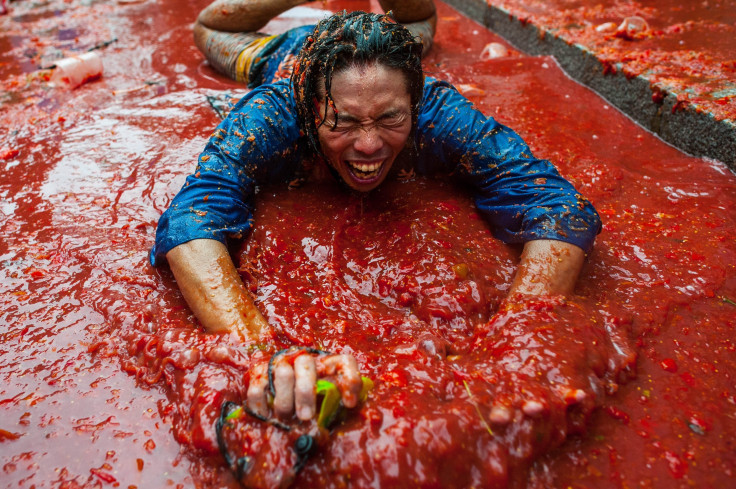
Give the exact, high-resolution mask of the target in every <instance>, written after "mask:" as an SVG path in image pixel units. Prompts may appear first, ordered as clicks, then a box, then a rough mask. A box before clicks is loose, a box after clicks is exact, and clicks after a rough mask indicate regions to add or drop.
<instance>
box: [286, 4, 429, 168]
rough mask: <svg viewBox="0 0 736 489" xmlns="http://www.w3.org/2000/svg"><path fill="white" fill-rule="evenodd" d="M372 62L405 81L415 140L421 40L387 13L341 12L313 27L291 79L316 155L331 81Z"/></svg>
mask: <svg viewBox="0 0 736 489" xmlns="http://www.w3.org/2000/svg"><path fill="white" fill-rule="evenodd" d="M372 63H378V64H380V65H383V66H385V67H388V68H395V69H398V70H400V71H401V72H402V73H403V74H404V76H405V77H406V82H407V89H408V90H409V95H410V97H411V118H412V129H411V135H410V136H409V137H410V140H413V136H414V130H415V129H416V122H417V116H418V114H419V104H420V103H421V101H422V94H423V90H424V73H423V72H422V43H421V40H420V39H417V38H415V37H414V36H412V34H411V33H410V32H409V31H408V30H407V29H406V28H405V27H404V26H403V25H401V24H398V23H397V22H396V21H395V20H393V19H392V18H391V17H390V14H385V15H381V14H369V13H366V12H361V11H355V12H350V13H348V12H346V11H343V12H342V13H337V14H334V15H332V16H330V17H328V18H326V19H323V20H321V21H320V22H319V24H317V26H316V27H315V28H314V32H313V33H312V34H311V35H310V36H309V37H308V38H307V40H306V41H305V42H304V46H303V47H302V49H301V51H300V52H299V54H298V56H297V59H296V63H295V65H294V71H293V73H292V75H291V85H292V88H293V89H294V98H295V99H296V107H297V115H298V117H299V125H300V128H301V130H302V131H303V132H304V134H306V135H307V137H308V138H309V142H310V145H311V146H312V148H313V149H314V150H315V151H316V152H317V153H318V154H320V155H322V151H321V149H320V145H319V139H318V137H317V128H318V127H319V126H320V125H322V124H323V123H324V120H325V116H326V115H327V114H326V112H327V110H328V107H331V108H332V110H333V111H335V104H334V100H333V99H332V90H331V88H332V77H333V76H334V75H335V73H339V72H340V71H342V70H344V69H347V68H349V67H352V66H356V65H357V66H365V65H369V64H372ZM322 80H324V93H322V92H323V91H322V88H323V87H322ZM320 97H324V102H325V114H319V117H318V114H317V113H316V111H317V104H316V103H315V101H317V100H319V98H320ZM335 115H336V116H337V112H336V111H335ZM335 120H336V121H337V118H336V119H335ZM318 121H322V122H319V123H318ZM336 123H337V122H336ZM318 124H319V125H318Z"/></svg>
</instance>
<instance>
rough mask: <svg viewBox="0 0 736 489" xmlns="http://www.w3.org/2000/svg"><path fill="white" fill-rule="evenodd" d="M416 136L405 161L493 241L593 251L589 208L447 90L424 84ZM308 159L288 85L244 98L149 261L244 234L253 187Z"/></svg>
mask: <svg viewBox="0 0 736 489" xmlns="http://www.w3.org/2000/svg"><path fill="white" fill-rule="evenodd" d="M415 137H416V144H417V150H418V151H417V153H418V154H414V155H413V157H412V160H413V161H411V163H412V164H413V166H414V169H415V171H416V172H417V174H420V175H427V174H433V173H437V172H444V173H447V174H450V175H452V176H453V177H455V178H457V179H459V180H460V181H462V182H463V183H464V184H465V185H467V187H468V189H469V190H470V191H471V192H473V195H474V197H475V203H476V206H477V208H478V210H479V212H480V213H481V214H482V215H483V216H484V217H485V218H486V220H487V221H488V223H489V225H490V227H491V230H492V232H493V234H494V235H495V236H496V237H497V238H499V239H501V240H503V241H505V242H507V243H524V242H526V241H530V240H535V239H553V240H559V241H565V242H567V243H572V244H574V245H577V246H579V247H580V248H582V249H583V250H586V251H587V250H589V249H590V248H591V246H592V245H593V241H594V239H595V236H596V234H597V233H598V232H599V231H600V228H601V222H600V218H599V217H598V213H597V212H596V211H595V209H594V208H593V206H592V205H591V204H590V202H588V200H586V199H585V198H584V197H582V196H581V195H580V194H579V193H578V192H577V191H576V190H575V188H574V187H573V186H572V185H571V184H570V183H569V182H568V181H566V180H565V179H563V178H562V177H561V176H560V174H559V173H558V172H557V170H556V169H555V167H554V166H553V165H552V164H551V163H550V162H549V161H546V160H540V159H536V158H534V156H533V155H532V153H531V151H530V150H529V148H528V146H527V145H526V143H524V141H523V140H522V139H521V138H520V137H519V136H518V135H517V134H516V133H515V132H513V131H512V130H511V129H509V128H507V127H505V126H503V125H501V124H499V123H498V122H496V121H495V120H494V119H493V118H489V117H485V116H484V115H483V114H482V113H480V112H479V111H478V110H476V109H475V108H474V107H473V106H472V104H471V103H470V102H469V101H468V100H467V99H466V98H465V97H463V96H462V95H461V94H460V93H458V92H457V90H456V89H455V88H454V87H453V86H452V85H450V84H449V83H446V82H443V81H439V80H435V79H432V78H427V80H426V82H425V86H424V97H423V100H422V104H421V107H420V111H419V116H418V120H417V128H416V135H415ZM309 154H310V151H309V147H308V142H307V139H306V137H305V136H300V131H299V125H298V122H297V116H296V105H295V101H294V97H293V94H292V90H291V87H290V85H289V81H288V80H282V81H279V82H276V83H273V84H270V85H262V86H260V87H258V88H256V89H254V90H252V91H251V92H249V93H248V94H247V95H246V96H245V97H243V98H242V99H241V100H240V102H238V104H237V105H236V106H235V107H233V109H232V110H231V112H230V114H229V115H228V117H227V118H226V119H225V120H223V121H222V122H221V123H220V125H219V126H218V127H217V129H216V130H215V132H214V134H213V135H212V137H211V138H210V140H209V142H208V143H207V145H206V146H205V148H204V151H203V152H202V154H201V155H200V156H199V164H198V165H197V168H196V170H195V172H194V174H192V175H190V176H189V177H188V178H187V180H186V182H185V184H184V186H183V187H182V189H181V190H180V191H179V193H178V194H177V195H176V197H174V200H173V201H172V202H171V206H170V207H169V208H168V209H167V210H166V212H164V214H163V215H162V216H161V219H160V220H159V223H158V228H157V230H156V242H155V245H154V247H153V249H152V250H151V263H152V264H153V265H158V264H159V263H162V262H163V261H164V260H165V255H166V253H167V252H168V251H169V250H171V249H172V248H174V247H175V246H178V245H180V244H183V243H186V242H188V241H191V240H194V239H201V238H208V239H215V240H218V241H221V242H223V243H225V242H226V241H227V240H228V239H230V238H243V237H245V236H246V235H247V233H248V231H249V229H250V227H251V226H252V218H253V200H254V195H255V189H256V185H263V184H267V183H273V182H288V181H290V180H291V179H293V178H294V177H295V176H296V175H297V174H298V172H299V171H300V169H301V168H302V165H303V162H304V160H305V157H308V156H309Z"/></svg>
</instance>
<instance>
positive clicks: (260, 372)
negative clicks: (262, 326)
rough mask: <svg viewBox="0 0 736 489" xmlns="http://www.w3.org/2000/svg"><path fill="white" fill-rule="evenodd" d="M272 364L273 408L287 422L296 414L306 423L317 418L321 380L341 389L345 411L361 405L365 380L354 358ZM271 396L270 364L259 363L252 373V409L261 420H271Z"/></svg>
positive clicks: (283, 358) (283, 359) (287, 359)
mask: <svg viewBox="0 0 736 489" xmlns="http://www.w3.org/2000/svg"><path fill="white" fill-rule="evenodd" d="M292 359H293V365H292ZM271 363H272V364H273V365H272V367H271V368H272V370H271V372H272V380H273V392H274V395H273V402H272V403H271V407H272V408H273V414H274V416H276V417H278V418H281V419H286V418H288V417H290V416H291V415H293V414H294V412H296V415H297V417H298V418H299V419H300V420H303V421H306V420H309V419H312V418H314V417H315V415H316V414H317V387H316V384H317V379H318V378H320V377H321V378H325V379H326V380H330V381H331V382H333V383H334V384H335V385H336V386H337V388H338V390H339V391H340V395H341V398H342V404H343V405H344V406H345V407H347V408H352V407H355V406H356V405H357V404H358V401H359V398H360V393H361V391H362V389H363V379H362V377H361V375H360V371H359V370H358V363H357V362H356V361H355V358H354V357H353V356H352V355H323V356H317V357H315V355H313V354H311V353H300V354H298V355H296V356H289V355H279V356H278V357H274V358H273V359H272V361H271ZM270 394H271V392H270V389H269V381H268V362H262V363H258V364H256V365H255V366H253V368H252V370H251V380H250V383H249V385H248V392H247V405H248V408H250V409H251V410H252V411H253V412H255V413H256V414H258V415H260V416H263V417H268V416H269V395H270Z"/></svg>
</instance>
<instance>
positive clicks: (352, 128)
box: [317, 63, 411, 192]
mask: <svg viewBox="0 0 736 489" xmlns="http://www.w3.org/2000/svg"><path fill="white" fill-rule="evenodd" d="M331 91H332V98H333V100H334V103H335V108H336V109H337V127H334V129H333V126H335V114H334V112H333V110H332V109H331V108H328V110H327V120H326V121H325V123H324V124H323V125H321V126H320V127H319V129H318V130H317V135H318V137H319V143H320V145H321V147H322V152H323V153H324V155H325V156H326V157H327V163H328V164H329V165H330V166H332V167H333V168H334V169H335V170H336V171H337V173H338V174H339V175H340V177H342V179H343V180H344V181H345V183H346V184H347V185H348V186H349V187H350V188H352V189H353V190H357V191H359V192H367V191H369V190H373V189H374V188H376V187H377V186H378V185H379V184H380V183H381V182H383V180H384V179H385V178H386V176H387V175H388V172H389V170H390V169H391V165H393V163H394V160H396V156H397V155H398V154H399V153H400V152H401V150H402V149H403V148H404V146H405V145H406V140H407V138H408V137H409V133H410V132H411V96H410V95H409V90H408V88H407V81H406V77H405V76H404V74H403V73H402V72H401V71H399V70H397V69H395V68H387V67H385V66H382V65H380V64H375V63H374V64H370V65H368V66H352V67H350V68H347V69H345V70H342V71H340V72H338V73H336V74H334V75H333V77H332V90H331ZM323 93H324V92H323ZM322 98H324V96H323V97H322ZM318 110H319V112H318V114H319V116H320V117H321V116H323V115H324V114H325V104H324V100H320V102H319V107H318Z"/></svg>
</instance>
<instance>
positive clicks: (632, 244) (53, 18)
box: [0, 0, 736, 488]
mask: <svg viewBox="0 0 736 489" xmlns="http://www.w3.org/2000/svg"><path fill="white" fill-rule="evenodd" d="M206 4H207V2H206V1H196V2H195V1H189V2H184V1H181V2H175V1H173V0H171V1H160V2H151V1H142V2H134V1H127V0H126V1H123V0H120V1H118V2H101V1H88V0H85V1H56V0H51V1H44V2H30V1H19V2H11V3H9V4H8V8H9V10H10V13H9V14H8V15H5V16H3V17H0V53H2V54H0V102H2V107H1V108H0V127H2V129H0V167H1V168H2V171H3V178H2V179H1V180H0V197H1V199H2V201H1V203H0V236H2V239H1V240H0V261H1V263H2V267H1V269H0V284H1V285H0V290H1V291H2V294H1V295H0V322H1V323H2V324H3V327H2V329H1V330H0V379H1V380H2V385H1V386H0V413H2V418H1V419H2V420H1V421H0V470H2V476H1V477H0V486H3V487H37V488H39V487H108V486H109V487H141V488H142V487H192V486H207V487H221V486H223V485H227V484H228V483H229V484H231V485H232V481H229V480H228V479H227V478H226V477H225V476H223V478H222V479H217V478H216V477H215V479H214V482H213V481H212V479H211V477H212V476H211V475H210V476H208V477H210V478H209V479H204V478H203V477H202V476H201V475H200V474H201V473H202V472H204V471H206V470H209V469H207V468H206V467H208V466H211V465H212V464H216V462H215V461H212V460H200V459H199V458H198V457H197V454H196V453H195V452H193V451H192V450H191V449H189V448H187V447H184V446H181V445H179V443H177V442H176V441H175V440H174V438H173V437H172V435H171V432H170V427H169V424H168V421H167V409H166V407H167V405H168V404H167V403H168V397H167V396H168V393H167V392H166V390H165V389H164V388H163V387H162V386H161V385H158V384H155V385H153V386H146V385H143V384H142V383H141V382H139V381H138V380H137V379H136V378H135V377H134V376H132V375H129V374H127V373H125V371H124V368H125V365H124V363H125V358H126V353H125V351H124V347H125V343H124V342H120V341H119V339H118V336H119V335H120V332H121V331H122V332H125V331H128V330H130V329H131V328H134V327H136V328H138V327H140V324H142V323H145V324H149V323H151V322H152V321H153V322H154V323H155V320H152V318H156V317H161V318H165V321H166V322H167V324H168V323H177V324H187V323H191V322H192V317H191V316H190V315H189V314H188V312H187V310H186V308H185V305H184V303H183V301H182V299H181V297H180V296H179V294H178V293H177V292H176V291H175V286H174V285H173V283H172V280H171V277H170V275H169V274H168V272H167V271H165V270H154V269H152V268H151V267H150V266H149V265H148V262H147V254H148V250H149V248H150V246H151V244H152V242H153V233H154V229H155V224H156V222H157V220H158V217H159V216H160V214H161V213H162V212H163V210H164V209H165V208H166V206H167V205H168V203H169V201H170V199H171V198H172V197H173V195H174V194H175V193H176V191H177V190H178V189H179V187H180V186H181V184H182V183H183V181H184V178H185V176H186V175H187V174H188V173H189V172H190V171H191V170H192V167H193V163H194V161H195V159H196V156H197V154H198V153H199V151H200V150H201V148H202V147H203V146H204V143H205V141H206V139H207V138H208V137H209V134H210V132H211V130H212V128H213V127H214V126H215V125H216V124H217V122H218V120H219V119H218V116H217V114H216V113H215V112H214V111H213V109H212V107H211V106H210V105H209V103H208V101H207V96H208V95H217V94H219V93H221V92H222V91H229V92H231V93H236V94H237V93H238V92H239V91H240V90H242V88H241V87H238V86H236V85H235V84H234V83H231V82H229V81H227V80H224V79H223V78H222V77H220V76H218V75H216V74H215V73H213V72H212V71H211V70H210V68H209V67H208V66H207V65H206V63H204V62H203V61H202V58H201V56H200V54H199V52H198V51H197V50H196V48H195V47H194V46H193V44H192V41H191V24H190V23H191V21H192V19H194V18H195V16H196V13H197V12H198V11H199V10H200V9H201V8H203V7H204V6H205V5H206ZM325 6H326V8H335V7H337V8H349V9H350V8H352V9H358V8H360V9H373V10H376V11H377V10H378V7H377V4H375V3H369V2H366V1H340V2H328V3H327V4H326V5H325ZM310 7H312V8H316V9H321V8H323V6H322V4H310ZM335 9H336V8H335ZM315 15H316V13H315V12H314V11H310V10H302V11H301V19H299V18H294V17H290V18H286V19H284V20H282V21H281V22H277V23H274V24H273V25H272V26H271V27H270V30H271V31H272V32H274V31H275V30H277V29H283V28H286V27H288V26H289V25H292V23H295V22H302V21H304V20H309V21H311V20H313V19H314V16H315ZM307 17H311V18H310V19H306V18H307ZM439 17H440V32H439V34H438V36H437V42H436V45H435V49H434V51H433V52H432V53H431V55H430V56H429V57H428V58H427V60H426V63H425V66H426V69H427V71H428V72H429V73H430V74H432V75H435V76H439V77H442V78H447V79H449V80H450V81H451V82H453V83H454V84H455V85H456V86H457V87H458V88H459V89H460V90H461V91H462V92H463V93H465V94H466V96H468V97H469V98H470V99H471V100H472V101H473V102H474V103H476V104H477V105H478V107H479V108H480V109H481V110H482V111H483V112H484V113H486V114H489V115H492V116H494V117H496V118H497V119H498V120H500V121H501V122H503V123H505V124H508V125H510V126H511V127H513V128H514V129H516V130H517V131H518V132H519V133H520V134H521V135H522V136H523V137H524V138H525V139H526V140H527V141H528V142H529V144H530V146H531V147H532V149H533V150H534V151H535V153H536V154H537V155H539V156H543V157H545V158H548V159H550V160H551V161H552V162H553V163H555V164H556V165H557V166H558V167H559V168H560V170H561V172H562V173H563V175H565V176H566V177H568V178H569V179H570V180H571V181H572V182H573V183H574V184H575V185H576V186H577V187H578V188H579V189H580V190H581V191H582V192H583V193H584V194H585V195H586V196H588V197H589V198H590V199H591V200H592V201H593V203H594V204H595V205H596V207H597V208H598V209H599V211H600V212H601V214H602V217H603V218H604V231H603V233H602V234H601V236H600V237H599V239H598V241H597V244H596V248H595V251H594V253H593V255H592V256H591V258H590V260H589V265H588V266H587V268H586V271H585V272H584V278H583V280H582V281H581V286H580V287H579V290H578V293H579V294H581V295H582V296H585V297H588V298H591V299H598V300H601V301H605V300H610V301H614V300H615V301H618V302H620V303H621V304H624V305H626V306H627V307H628V308H629V309H630V310H631V313H632V315H633V316H635V317H636V318H637V319H636V321H635V323H634V324H635V330H634V333H633V334H634V335H635V339H636V341H637V343H638V346H639V347H640V361H639V376H638V378H637V379H636V380H635V381H634V382H632V383H629V384H627V385H626V386H624V387H623V388H622V389H621V390H620V391H619V392H618V393H617V394H616V395H615V396H613V397H612V398H611V400H610V403H609V404H608V405H607V406H606V408H604V409H601V410H600V411H598V413H597V414H596V416H595V418H594V420H593V422H592V425H591V430H590V432H589V433H588V435H587V436H585V437H579V438H573V439H571V440H569V441H568V442H567V443H566V444H565V445H563V446H562V447H561V448H559V449H558V450H556V451H554V452H551V453H548V454H546V455H545V456H544V457H541V458H540V459H539V460H537V463H536V464H535V465H534V466H533V467H532V469H531V472H530V479H529V482H528V487H598V488H609V487H610V488H616V487H632V486H638V487H654V488H672V487H692V486H694V487H726V486H727V485H728V484H729V483H730V481H732V480H733V477H734V470H736V456H734V450H733V440H732V434H733V432H734V431H735V430H736V402H735V401H734V396H735V395H736V393H735V392H734V385H733V375H735V374H736V354H735V353H734V352H735V351H736V349H735V347H734V343H733V340H732V339H731V336H732V334H731V331H732V329H733V327H734V325H736V302H734V301H736V280H734V276H736V273H734V272H735V270H734V263H735V262H736V259H735V257H736V240H735V239H734V229H736V222H735V221H736V218H735V217H734V213H733V208H734V206H736V178H735V177H734V175H733V174H732V173H731V172H729V170H728V169H727V168H726V167H725V166H724V165H723V164H721V163H718V162H714V161H711V160H704V159H700V158H695V157H691V156H687V155H685V154H683V153H682V152H680V151H678V150H676V149H675V148H673V147H671V146H669V145H667V144H665V143H663V142H662V141H661V140H660V139H658V138H657V137H655V136H653V135H652V134H651V133H649V132H646V131H644V130H643V129H641V128H640V127H639V126H637V125H636V124H634V123H632V122H631V120H630V119H628V118H627V117H625V116H624V115H622V114H621V113H620V112H618V111H617V110H616V109H615V108H613V107H612V106H611V104H610V103H608V102H606V101H605V100H603V99H601V98H600V97H599V96H597V95H596V94H595V93H594V92H592V91H590V90H588V89H586V88H583V87H581V86H579V85H577V84H576V83H575V82H573V81H572V80H570V79H569V78H568V77H567V76H566V75H565V73H564V72H563V71H562V70H561V69H560V68H559V67H558V65H557V64H556V62H555V60H554V58H552V57H530V56H525V55H523V54H522V53H520V52H518V51H516V50H514V49H511V48H510V51H509V53H508V55H507V56H504V57H502V58H498V59H488V60H483V59H481V57H480V54H481V53H482V52H483V48H484V47H485V46H486V45H488V44H489V43H491V42H503V41H502V40H501V39H500V38H499V37H497V36H495V35H494V34H491V33H489V32H488V31H486V30H485V29H484V28H483V27H482V26H481V25H479V24H476V23H474V22H472V21H470V20H468V19H467V18H466V17H464V16H462V15H461V14H459V13H458V12H456V11H454V10H452V9H451V8H449V7H447V6H445V5H444V4H442V5H440V11H439ZM113 40H114V42H112V43H111V44H110V45H109V46H107V47H105V48H103V49H101V53H102V55H103V62H104V74H103V76H102V77H101V78H100V79H99V80H96V81H90V82H88V83H86V84H84V85H82V86H81V87H79V88H78V89H75V90H66V89H64V88H60V87H51V86H50V85H49V84H48V77H49V75H50V73H49V72H48V71H45V70H43V69H41V68H44V67H48V66H50V65H51V64H53V63H54V61H55V60H56V59H59V57H61V56H62V55H64V56H66V55H70V54H72V53H78V52H83V51H86V50H87V49H89V48H91V47H93V46H95V45H98V44H100V43H103V42H106V41H113ZM732 103H733V101H732V100H731V99H729V101H728V104H732ZM728 104H726V105H725V107H726V108H730V107H731V105H728ZM724 110H725V109H724ZM729 110H730V109H729ZM729 117H730V116H729ZM601 283H605V284H606V286H607V289H606V290H600V289H599V287H600V284H601ZM655 306H656V307H655ZM642 311H645V313H643V312H642ZM637 313H640V314H637ZM164 326H166V325H162V324H159V325H158V327H164ZM208 464H209V465H208ZM215 475H217V473H215ZM205 480H206V481H207V482H203V481H205ZM233 487H235V486H234V485H233Z"/></svg>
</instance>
